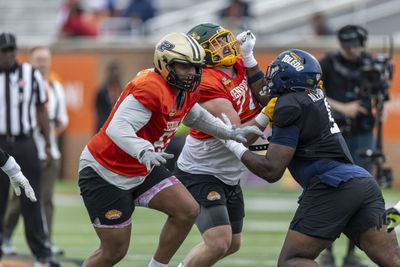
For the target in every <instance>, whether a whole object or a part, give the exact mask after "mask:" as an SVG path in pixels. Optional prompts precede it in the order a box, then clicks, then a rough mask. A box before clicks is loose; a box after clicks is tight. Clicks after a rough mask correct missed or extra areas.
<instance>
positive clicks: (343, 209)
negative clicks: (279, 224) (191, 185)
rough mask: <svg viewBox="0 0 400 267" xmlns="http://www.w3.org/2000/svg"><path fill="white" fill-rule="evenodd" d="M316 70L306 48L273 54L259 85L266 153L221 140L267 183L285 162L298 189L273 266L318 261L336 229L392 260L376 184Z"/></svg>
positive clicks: (394, 246) (375, 256)
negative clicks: (264, 101) (266, 123)
mask: <svg viewBox="0 0 400 267" xmlns="http://www.w3.org/2000/svg"><path fill="white" fill-rule="evenodd" d="M321 75H322V72H321V67H320V65H319V63H318V61H317V60H316V59H315V58H314V57H313V56H312V55H310V54H309V53H307V52H305V51H302V50H297V49H291V50H288V51H285V52H283V53H281V54H280V55H279V56H278V57H277V58H276V59H275V60H274V61H273V62H272V64H271V65H270V66H269V68H268V71H267V75H266V87H265V90H268V92H269V94H270V96H271V97H273V98H272V99H273V100H274V101H276V104H275V108H274V110H273V112H272V113H271V112H270V113H269V114H268V115H269V117H270V120H271V122H272V125H273V127H272V136H271V139H270V144H269V148H268V151H267V153H266V155H265V156H262V155H257V154H255V153H252V152H250V151H248V150H247V148H245V147H244V146H243V145H241V144H238V143H236V142H232V141H227V142H225V144H226V146H227V147H228V148H229V149H230V150H231V151H232V152H233V153H234V154H235V155H236V156H237V157H239V158H240V159H241V161H242V162H243V163H244V164H245V165H246V166H247V168H248V169H249V170H250V171H252V172H253V173H254V174H256V175H257V176H259V177H262V178H263V179H265V180H266V181H268V182H270V183H274V182H277V181H278V180H280V179H281V177H282V175H283V173H284V171H285V169H286V168H288V169H289V171H290V173H291V174H292V176H293V178H294V179H295V180H296V181H297V182H298V183H299V184H300V185H301V186H302V188H303V193H302V195H301V197H300V199H299V207H298V209H297V211H296V213H295V215H294V218H293V219H292V221H291V223H290V227H289V230H288V232H287V236H286V240H285V242H284V245H283V248H282V250H281V253H280V256H279V260H278V266H307V267H311V266H319V265H318V263H317V262H316V261H315V258H317V256H318V255H319V254H320V252H321V251H322V250H323V249H325V248H327V247H328V246H330V245H331V244H332V242H333V241H334V240H335V239H336V238H338V237H339V236H340V234H341V233H344V234H345V235H346V236H347V237H349V239H351V240H352V241H354V242H355V244H356V245H357V246H358V247H359V248H360V249H361V250H363V251H364V252H365V253H366V254H367V256H368V257H369V258H370V259H371V260H372V261H373V262H375V263H376V264H378V265H379V266H387V267H395V266H400V248H399V245H398V241H397V237H396V234H395V233H394V232H390V233H388V232H387V231H386V228H387V226H386V225H384V220H383V216H384V214H385V202H384V199H383V197H382V193H381V190H380V188H379V186H378V184H377V183H376V181H375V179H374V177H372V176H371V174H370V173H369V172H368V171H366V170H365V169H363V168H361V167H359V166H357V165H355V164H354V163H353V159H352V157H351V155H350V152H349V150H348V148H347V146H346V143H345V141H344V139H343V136H342V134H341V132H340V130H339V128H338V126H337V124H336V123H335V120H334V119H333V117H332V114H331V110H330V106H329V103H328V101H327V99H326V97H325V95H324V93H323V91H322V90H321V88H320V87H321V82H320V79H321ZM268 106H270V105H268ZM226 123H227V124H229V120H227V121H226Z"/></svg>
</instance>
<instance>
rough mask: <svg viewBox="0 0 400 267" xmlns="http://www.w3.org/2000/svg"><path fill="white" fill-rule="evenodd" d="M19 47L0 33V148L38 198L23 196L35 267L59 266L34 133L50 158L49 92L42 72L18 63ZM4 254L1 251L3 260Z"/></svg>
mask: <svg viewBox="0 0 400 267" xmlns="http://www.w3.org/2000/svg"><path fill="white" fill-rule="evenodd" d="M16 55H17V44H16V39H15V36H14V35H13V34H11V33H1V34H0V148H1V149H3V150H4V151H5V152H7V153H8V154H9V155H11V156H13V157H14V158H15V160H16V161H17V162H18V163H19V165H20V167H21V170H22V172H23V173H24V174H25V175H26V176H27V178H28V179H29V182H30V184H31V186H32V188H33V190H34V191H35V193H36V196H37V198H38V201H37V202H31V201H30V200H29V199H28V198H27V197H26V196H24V195H21V197H20V201H21V213H22V215H23V217H24V226H25V235H26V238H27V241H28V245H29V247H30V249H31V251H32V253H33V254H34V256H35V258H36V262H35V267H50V266H51V267H56V266H60V265H59V263H57V262H56V261H54V260H53V259H52V255H51V250H50V247H49V245H48V242H47V241H48V237H47V234H46V233H45V230H44V224H43V216H42V211H41V206H40V183H39V182H40V169H41V168H40V161H39V158H38V152H37V149H36V146H35V143H34V141H33V138H32V132H33V131H34V129H35V128H36V127H39V128H40V130H41V132H42V134H43V136H44V138H45V140H46V147H47V152H48V153H47V154H48V156H50V150H49V148H50V146H49V121H48V115H47V111H46V108H45V103H46V100H47V98H46V91H45V88H44V84H43V79H42V76H41V74H40V73H39V71H37V70H35V69H33V68H32V66H31V65H30V64H27V63H23V64H20V63H18V62H17V60H16ZM8 190H9V179H8V176H7V175H6V174H4V173H3V172H1V173H0V222H1V224H0V243H1V242H2V240H1V239H2V228H3V227H2V222H3V221H4V213H5V208H6V204H7V200H8ZM1 256H2V251H1V250H0V258H1Z"/></svg>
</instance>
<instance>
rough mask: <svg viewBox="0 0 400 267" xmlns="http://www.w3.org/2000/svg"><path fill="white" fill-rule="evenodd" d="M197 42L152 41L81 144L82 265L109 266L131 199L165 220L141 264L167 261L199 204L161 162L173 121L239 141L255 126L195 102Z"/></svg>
mask: <svg viewBox="0 0 400 267" xmlns="http://www.w3.org/2000/svg"><path fill="white" fill-rule="evenodd" d="M204 56H205V52H204V49H203V48H202V47H201V46H200V45H199V44H198V43H197V42H196V41H195V40H194V39H193V38H192V37H190V36H188V35H186V34H183V33H172V34H168V35H166V36H164V37H163V38H162V39H161V40H160V41H159V43H158V44H157V45H156V49H155V53H154V62H153V63H154V69H147V70H143V71H141V72H139V73H138V75H137V76H136V77H135V78H134V79H133V80H131V81H130V82H129V83H128V84H127V85H126V87H125V89H124V90H123V92H122V94H121V96H120V97H119V99H118V101H117V103H116V104H115V106H114V108H113V110H112V111H111V114H110V116H109V118H108V119H107V121H106V122H105V124H104V126H103V127H102V128H101V129H100V131H99V132H98V133H97V134H96V135H95V136H94V137H93V138H92V139H91V140H90V141H89V143H88V144H87V146H86V147H85V148H84V150H83V152H82V154H81V158H80V165H79V187H80V191H81V195H82V197H83V201H84V203H85V206H86V208H87V211H88V213H89V216H90V219H91V222H92V224H93V226H94V229H95V231H96V234H97V235H98V237H99V239H100V247H99V248H98V249H97V250H96V251H94V252H93V253H92V254H91V255H90V256H89V257H88V258H87V259H86V261H85V262H84V264H83V266H86V267H90V266H95V267H106V266H114V265H115V264H116V263H118V262H119V261H120V260H121V259H122V258H123V257H124V256H125V254H126V252H127V250H128V247H129V241H130V238H131V237H130V235H131V216H132V214H133V212H134V209H135V206H136V205H139V206H145V207H148V208H151V209H155V210H158V211H161V212H163V213H165V214H167V215H168V219H167V221H166V223H165V225H164V227H163V229H162V231H161V234H160V239H159V245H158V248H157V251H156V253H155V255H154V256H153V258H152V259H151V261H150V263H149V265H148V266H149V267H162V266H167V264H168V262H169V261H170V260H171V258H172V256H173V255H174V254H175V252H176V251H177V249H178V248H179V246H180V245H181V244H182V242H183V240H184V239H185V238H186V236H187V234H188V233H189V231H190V229H191V227H192V225H193V223H194V221H195V219H196V217H197V215H198V212H199V206H198V204H197V203H196V201H195V200H194V199H193V198H192V196H191V195H190V193H189V192H188V191H187V190H186V188H185V187H184V186H183V185H182V184H181V183H180V181H179V180H178V179H177V178H175V177H174V176H173V175H172V173H171V172H170V171H168V170H167V169H166V168H165V167H164V166H162V165H161V164H162V163H165V162H166V159H169V158H171V157H173V155H171V154H167V153H165V152H164V150H165V148H166V147H167V145H168V143H169V141H170V140H171V138H172V137H173V136H174V134H175V132H176V130H177V128H178V126H179V124H180V123H181V122H183V123H185V124H186V125H187V126H189V127H195V128H198V129H200V130H202V131H204V132H207V133H209V134H212V135H215V136H216V137H218V138H221V139H233V140H236V141H239V142H245V141H246V137H247V136H248V135H253V134H256V135H262V132H261V131H260V130H259V129H258V128H257V127H246V128H241V129H236V128H233V127H227V126H225V124H223V123H222V122H221V121H220V120H219V119H218V118H216V117H214V116H212V115H211V114H210V113H209V112H207V111H206V110H205V109H203V108H202V107H201V106H200V105H199V104H197V101H198V99H199V92H198V91H196V89H197V87H198V86H199V83H200V79H201V74H202V67H203V63H204Z"/></svg>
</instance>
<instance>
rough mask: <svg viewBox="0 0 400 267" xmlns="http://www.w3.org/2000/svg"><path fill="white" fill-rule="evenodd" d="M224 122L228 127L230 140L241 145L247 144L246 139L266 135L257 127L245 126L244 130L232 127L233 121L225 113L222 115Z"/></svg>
mask: <svg viewBox="0 0 400 267" xmlns="http://www.w3.org/2000/svg"><path fill="white" fill-rule="evenodd" d="M221 116H222V119H223V122H224V124H225V125H226V126H228V128H229V130H230V132H229V133H228V134H229V139H230V140H234V141H236V142H239V143H246V142H247V139H246V137H247V136H249V135H251V134H255V135H257V136H261V137H263V136H264V134H263V132H262V131H261V130H260V129H259V128H258V127H257V126H254V125H253V126H245V127H243V128H236V127H235V126H234V125H232V123H231V121H230V120H229V118H228V116H226V114H225V113H222V114H221Z"/></svg>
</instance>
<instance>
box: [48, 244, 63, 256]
mask: <svg viewBox="0 0 400 267" xmlns="http://www.w3.org/2000/svg"><path fill="white" fill-rule="evenodd" d="M51 253H52V254H53V255H57V256H62V255H64V254H65V251H64V250H63V249H62V248H60V247H57V246H56V245H51Z"/></svg>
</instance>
